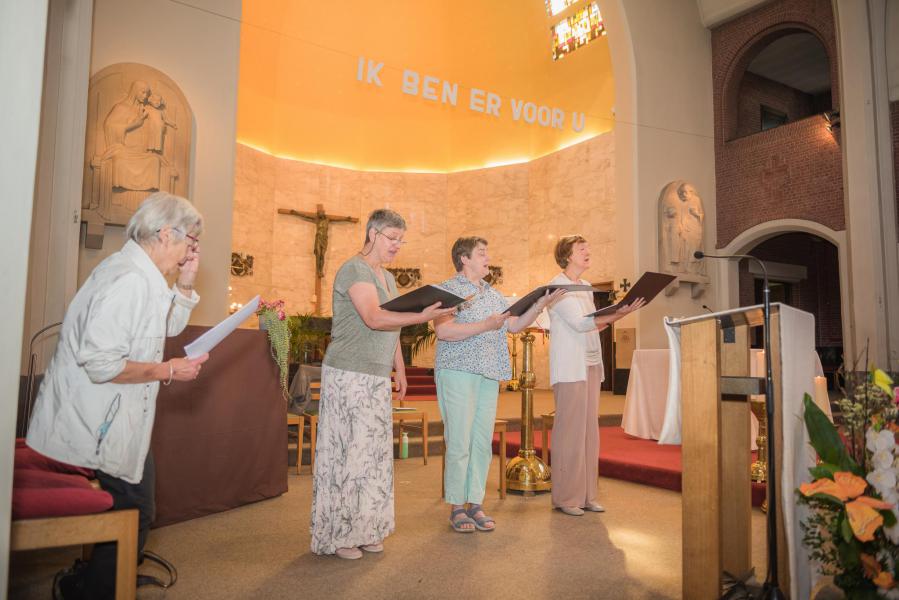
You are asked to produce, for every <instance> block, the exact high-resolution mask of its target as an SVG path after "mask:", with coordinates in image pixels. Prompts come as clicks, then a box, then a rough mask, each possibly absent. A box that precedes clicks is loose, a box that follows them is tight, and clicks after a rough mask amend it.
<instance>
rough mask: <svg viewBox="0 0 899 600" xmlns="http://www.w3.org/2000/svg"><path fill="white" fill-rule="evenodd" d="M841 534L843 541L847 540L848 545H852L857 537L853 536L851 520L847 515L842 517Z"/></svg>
mask: <svg viewBox="0 0 899 600" xmlns="http://www.w3.org/2000/svg"><path fill="white" fill-rule="evenodd" d="M840 533H841V534H842V535H843V539H844V540H846V543H847V544H851V543H852V540H853V538H854V537H855V536H854V535H853V534H852V526H851V525H849V519H847V518H846V514H845V513H843V514H842V515H840Z"/></svg>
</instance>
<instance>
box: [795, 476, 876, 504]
mask: <svg viewBox="0 0 899 600" xmlns="http://www.w3.org/2000/svg"><path fill="white" fill-rule="evenodd" d="M866 487H868V483H867V482H866V481H865V480H864V479H862V478H861V477H858V476H857V475H853V474H852V473H850V472H849V471H837V472H836V473H834V474H833V479H828V478H827V477H822V478H821V479H818V480H816V481H813V482H812V483H803V484H802V485H800V486H799V491H800V492H801V493H802V494H803V495H804V496H812V495H814V494H827V495H829V496H833V497H834V498H836V499H837V500H840V501H842V502H845V501H846V500H849V499H850V498H855V497H856V496H859V495H861V494H862V493H864V491H865V488H866Z"/></svg>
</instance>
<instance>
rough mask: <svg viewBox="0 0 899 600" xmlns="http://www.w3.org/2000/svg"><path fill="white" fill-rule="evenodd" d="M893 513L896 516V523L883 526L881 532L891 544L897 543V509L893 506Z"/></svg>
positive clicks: (898, 521)
mask: <svg viewBox="0 0 899 600" xmlns="http://www.w3.org/2000/svg"><path fill="white" fill-rule="evenodd" d="M893 515H894V516H895V517H896V518H897V521H896V524H895V525H893V526H892V527H884V528H883V532H884V533H885V534H886V536H887V538H889V540H890V541H891V542H893V544H899V511H897V510H896V509H895V508H893Z"/></svg>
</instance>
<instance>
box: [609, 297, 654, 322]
mask: <svg viewBox="0 0 899 600" xmlns="http://www.w3.org/2000/svg"><path fill="white" fill-rule="evenodd" d="M644 306H646V300H644V299H643V298H637V299H636V300H634V301H633V302H631V303H630V304H625V305H624V306H622V307H621V308H619V309H618V310H616V311H615V316H616V317H618V318H621V317H624V316H626V315H628V314H630V313H632V312H634V311H635V310H640V309H641V308H643V307H644Z"/></svg>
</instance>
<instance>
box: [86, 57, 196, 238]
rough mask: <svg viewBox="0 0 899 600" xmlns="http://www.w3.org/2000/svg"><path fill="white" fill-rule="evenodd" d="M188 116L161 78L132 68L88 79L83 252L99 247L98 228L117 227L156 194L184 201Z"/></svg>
mask: <svg viewBox="0 0 899 600" xmlns="http://www.w3.org/2000/svg"><path fill="white" fill-rule="evenodd" d="M192 124H193V113H192V111H191V109H190V105H189V104H188V103H187V99H186V98H185V97H184V94H183V93H182V92H181V90H180V88H179V87H178V85H177V84H175V82H174V81H172V80H171V79H169V77H168V76H167V75H165V74H164V73H162V72H161V71H158V70H156V69H154V68H153V67H149V66H147V65H141V64H137V63H119V64H115V65H110V66H108V67H106V68H105V69H103V70H101V71H100V72H98V73H97V74H96V75H94V76H93V77H91V81H90V88H89V91H88V114H87V135H86V141H85V152H84V184H83V190H82V196H81V207H82V211H81V220H82V221H85V222H87V227H88V231H87V238H86V241H85V245H86V246H87V247H88V248H102V247H103V230H104V226H105V225H107V224H110V225H125V224H126V223H127V222H128V219H130V218H131V215H132V214H134V211H135V209H136V208H137V207H138V205H139V204H140V203H141V201H143V199H144V198H146V197H147V196H149V195H150V194H152V193H153V192H157V191H166V192H170V193H173V194H177V195H179V196H185V197H186V196H187V190H188V183H189V180H190V173H189V169H190V142H191V128H192Z"/></svg>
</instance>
